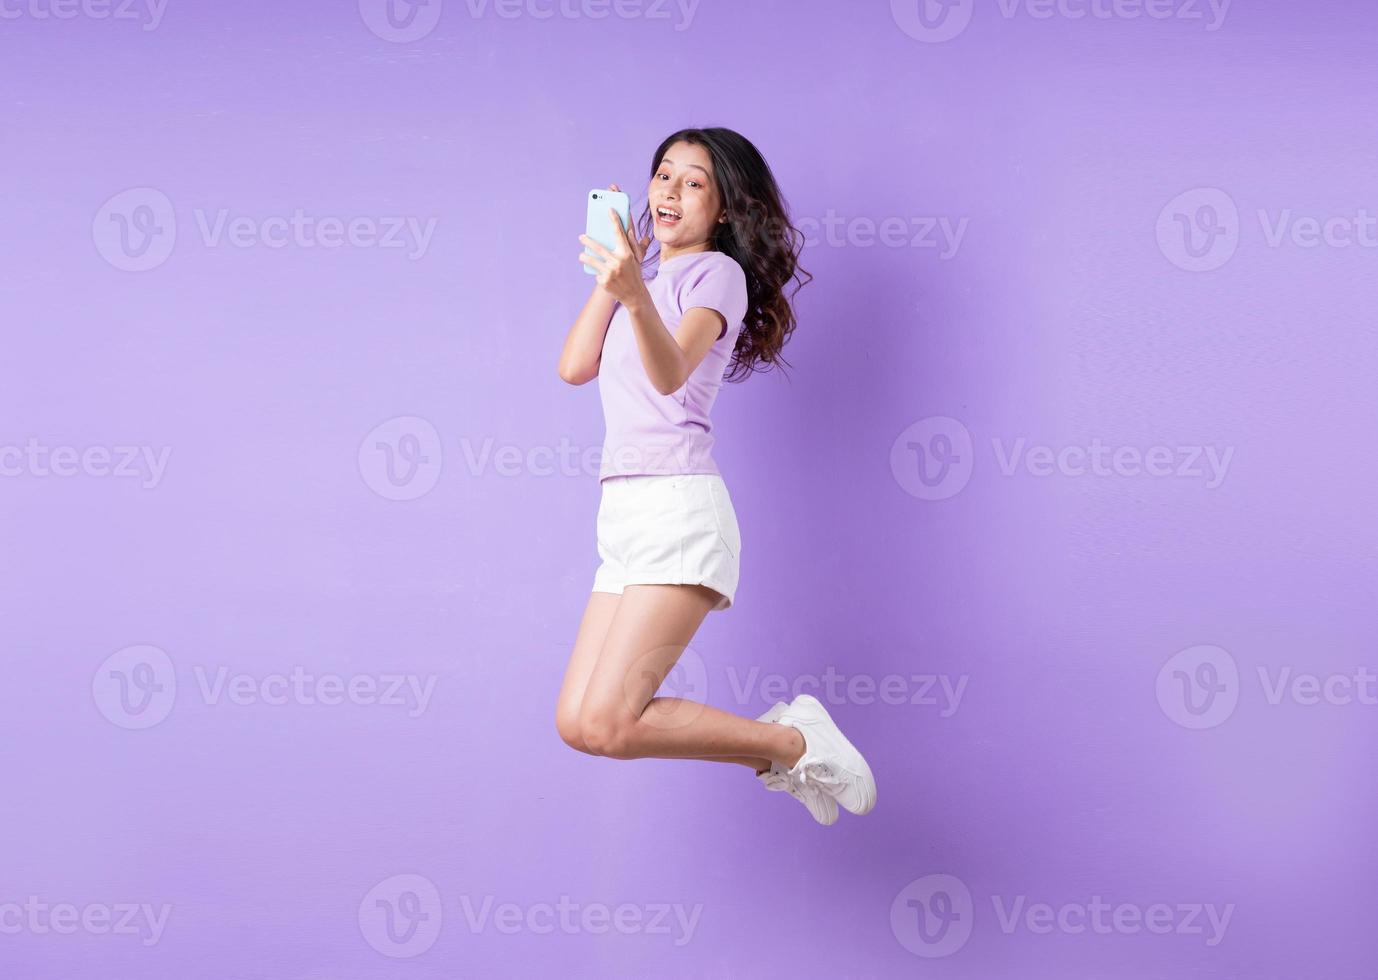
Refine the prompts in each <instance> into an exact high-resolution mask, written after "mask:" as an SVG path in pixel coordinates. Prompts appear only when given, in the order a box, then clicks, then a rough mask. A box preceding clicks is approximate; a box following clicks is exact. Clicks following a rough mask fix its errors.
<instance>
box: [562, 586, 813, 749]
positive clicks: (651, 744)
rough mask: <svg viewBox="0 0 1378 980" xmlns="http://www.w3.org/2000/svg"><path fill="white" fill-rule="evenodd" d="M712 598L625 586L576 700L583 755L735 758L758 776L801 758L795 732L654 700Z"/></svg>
mask: <svg viewBox="0 0 1378 980" xmlns="http://www.w3.org/2000/svg"><path fill="white" fill-rule="evenodd" d="M717 599H718V594H717V593H716V592H714V591H713V590H711V589H708V588H705V587H703V586H699V585H629V586H627V587H626V589H625V590H624V592H623V594H622V597H621V599H620V600H619V601H618V603H617V608H616V610H615V611H614V612H613V614H612V620H611V622H610V623H608V624H607V627H606V635H605V636H604V640H603V644H602V649H601V651H600V652H599V654H598V657H597V660H596V662H595V663H594V665H593V669H592V671H591V672H590V673H589V675H588V678H587V680H586V682H585V685H584V691H583V696H582V698H581V699H580V705H579V723H578V730H579V733H580V735H581V736H582V740H583V746H584V750H585V751H588V752H592V753H594V754H596V755H603V756H610V757H612V758H617V759H641V758H660V759H712V760H715V761H728V760H735V761H739V762H744V763H746V764H750V765H751V766H752V767H753V768H754V769H756V770H757V771H760V770H762V769H764V768H766V767H767V766H768V765H769V763H770V762H779V763H781V764H782V765H785V766H792V765H793V764H794V763H795V762H796V761H797V760H798V759H799V757H800V756H801V755H802V754H803V752H804V738H803V736H802V735H800V734H799V732H798V731H796V730H795V729H794V728H791V727H789V726H787V725H774V724H768V723H766V722H760V721H756V720H755V719H752V718H743V717H741V716H739V715H734V714H731V713H730V712H726V711H720V710H718V709H717V708H713V707H710V706H708V705H706V704H700V703H698V702H697V701H689V700H686V699H682V698H657V697H655V693H656V691H657V690H658V689H659V688H660V685H661V684H662V683H663V682H664V680H665V678H666V676H667V675H668V674H669V672H670V670H671V668H673V667H674V665H675V663H676V661H678V660H679V658H680V656H681V654H683V652H684V648H685V647H686V646H688V644H689V641H690V640H692V639H693V637H694V633H695V632H696V631H697V630H698V628H699V625H700V624H701V623H702V622H703V619H704V617H705V616H706V615H707V614H708V612H709V610H711V609H712V607H713V605H714V603H715V602H717Z"/></svg>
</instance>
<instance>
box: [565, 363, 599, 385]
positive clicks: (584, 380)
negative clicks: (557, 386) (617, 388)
mask: <svg viewBox="0 0 1378 980" xmlns="http://www.w3.org/2000/svg"><path fill="white" fill-rule="evenodd" d="M596 377H598V369H597V368H594V369H593V370H592V371H589V370H587V369H581V368H577V367H572V366H570V365H568V364H561V365H560V380H561V381H563V382H564V383H565V384H569V385H584V384H588V383H589V382H590V381H592V380H593V379H594V378H596Z"/></svg>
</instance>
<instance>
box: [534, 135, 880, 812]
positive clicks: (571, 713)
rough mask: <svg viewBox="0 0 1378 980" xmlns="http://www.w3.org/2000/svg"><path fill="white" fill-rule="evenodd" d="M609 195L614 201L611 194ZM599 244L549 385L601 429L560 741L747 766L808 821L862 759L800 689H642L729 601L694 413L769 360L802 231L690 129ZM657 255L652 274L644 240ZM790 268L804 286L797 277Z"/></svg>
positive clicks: (776, 352) (725, 501)
mask: <svg viewBox="0 0 1378 980" xmlns="http://www.w3.org/2000/svg"><path fill="white" fill-rule="evenodd" d="M611 189H612V190H617V189H618V188H617V185H616V184H613V185H612V187H611ZM613 225H614V226H615V227H616V228H617V229H618V231H619V234H620V241H619V242H618V243H617V246H616V248H615V249H612V250H609V249H606V248H604V247H602V246H601V245H599V244H598V243H596V242H594V241H593V240H592V239H590V238H589V237H587V236H586V235H580V236H579V240H580V242H582V243H583V245H584V246H586V247H587V248H588V249H591V250H592V253H593V254H589V253H588V252H584V253H581V254H580V257H579V258H580V261H581V262H582V263H584V264H585V265H587V266H588V267H589V268H591V269H592V270H593V271H594V272H596V273H597V276H598V281H597V284H596V285H595V286H594V289H593V294H592V295H591V296H590V297H589V299H588V302H587V303H585V304H584V309H583V311H582V312H581V313H580V314H579V317H578V319H577V320H575V322H574V325H573V326H572V327H571V328H570V331H569V336H568V337H567V338H566V339H565V346H564V351H563V352H562V353H561V355H560V377H561V378H563V379H564V380H565V381H567V382H569V383H570V384H576V385H581V384H585V383H587V382H589V381H592V380H593V379H594V378H597V379H598V387H599V391H600V394H601V396H602V402H603V414H604V419H605V422H606V425H607V434H606V438H605V441H604V449H603V460H602V466H601V468H600V472H599V482H600V486H601V493H602V499H601V502H600V504H599V508H598V553H599V555H600V557H601V558H602V564H601V565H600V566H599V567H598V570H597V572H596V573H595V575H594V581H593V592H592V594H591V595H590V597H589V602H588V606H587V608H586V609H585V611H584V617H583V621H582V622H581V623H580V626H579V633H578V636H577V638H576V639H575V643H574V652H573V655H572V656H571V657H570V661H569V667H568V669H567V670H566V672H565V678H564V684H563V686H562V688H561V691H560V698H559V703H558V705H557V707H556V712H555V724H556V727H557V729H558V730H559V732H560V737H561V738H563V739H564V741H565V742H566V743H568V744H569V745H570V746H572V747H573V748H576V749H579V750H580V751H582V752H587V753H589V754H591V755H601V756H607V757H610V758H614V759H640V758H661V759H703V760H709V761H714V762H729V763H737V764H740V765H744V766H750V767H751V769H752V770H753V771H754V772H755V773H756V775H757V777H758V779H760V781H761V782H762V783H763V784H764V785H765V786H766V788H767V789H771V790H779V791H784V792H788V793H789V794H790V795H791V796H793V797H794V798H795V799H797V800H799V801H800V802H802V803H803V804H804V805H805V806H806V807H808V810H809V812H810V813H811V814H812V815H813V817H814V819H815V820H817V821H818V822H819V823H822V824H831V823H833V822H835V821H836V820H837V810H838V805H839V804H840V805H841V806H842V807H844V808H845V809H847V810H849V811H851V812H852V813H857V814H862V813H867V812H869V811H870V809H871V808H872V807H873V806H874V805H875V801H876V784H875V779H874V778H873V777H872V774H871V770H870V767H869V766H868V765H867V764H866V760H865V759H864V758H862V756H861V753H860V752H858V751H857V750H856V748H855V747H854V746H853V745H852V744H851V742H849V741H848V740H847V739H846V737H844V736H843V734H842V732H841V731H840V730H839V729H838V727H837V725H836V724H835V723H834V722H833V720H832V718H831V717H829V715H828V712H827V711H826V710H824V708H823V705H822V704H820V703H819V702H818V700H817V699H816V698H813V697H810V696H809V695H800V696H799V697H797V698H795V699H794V700H793V701H792V702H791V703H789V704H784V703H783V702H781V703H777V704H776V705H775V706H774V707H772V708H771V709H770V710H769V711H767V712H766V713H765V714H764V715H762V716H761V717H760V718H758V719H755V720H752V719H750V718H743V717H739V716H737V715H734V714H730V713H728V712H726V711H720V710H718V709H717V708H712V707H709V706H708V705H705V704H700V703H698V702H696V701H691V700H687V699H680V698H664V697H661V698H658V697H655V694H656V691H657V690H659V688H660V686H661V684H662V683H663V682H664V680H665V678H666V676H667V675H668V674H669V672H670V670H671V669H672V668H673V667H674V665H675V663H676V661H677V660H678V659H679V657H680V656H681V654H682V653H683V652H684V649H685V647H686V646H687V645H688V643H689V641H690V640H691V639H693V636H694V633H695V631H696V630H697V629H698V627H699V624H700V623H702V622H703V619H704V617H705V616H707V614H708V613H709V612H710V611H711V610H715V609H717V610H725V609H728V608H730V607H731V606H732V601H733V597H734V595H735V593H736V590H737V577H738V568H739V556H740V553H741V536H740V531H739V528H738V525H737V517H736V514H735V512H734V511H733V508H732V499H731V497H730V496H729V495H728V492H727V485H726V484H725V483H724V481H723V478H722V476H721V474H720V473H719V471H718V468H717V466H716V464H715V463H714V462H713V459H712V455H711V450H712V446H713V440H714V437H713V435H712V434H711V433H712V426H711V423H710V421H709V412H710V410H711V409H712V407H713V402H714V400H715V399H716V397H717V394H718V389H719V388H720V387H721V386H722V382H723V380H724V369H725V368H727V367H728V366H729V365H730V366H731V368H732V370H731V372H730V373H729V374H728V375H727V380H734V379H735V378H736V377H738V376H741V377H746V376H749V375H750V374H751V373H752V371H754V370H761V368H759V367H758V365H763V364H764V365H772V364H778V363H780V362H781V361H783V358H782V357H781V356H780V352H781V349H782V348H783V347H784V344H785V341H786V340H788V338H789V336H790V334H791V332H792V331H793V330H794V325H795V316H794V311H793V309H792V308H791V306H790V302H789V299H788V298H787V297H786V296H785V287H786V285H787V284H789V283H790V282H791V281H794V280H798V281H797V283H796V285H795V286H794V289H793V291H792V293H791V295H793V293H794V292H797V291H798V289H799V287H800V286H802V285H803V284H804V283H805V282H807V281H808V279H810V278H812V277H811V276H808V273H806V272H804V271H803V270H802V269H799V267H798V257H799V252H800V249H801V248H802V236H800V234H799V232H798V231H797V229H795V228H794V227H793V226H792V225H791V224H790V222H789V219H788V215H787V213H786V211H785V206H784V202H783V201H782V199H781V195H780V191H779V188H778V187H777V186H776V183H775V177H774V175H773V174H772V173H771V171H770V167H769V166H768V165H767V164H766V162H765V160H764V158H762V156H761V154H760V152H759V151H758V150H757V149H756V147H755V146H753V145H752V144H751V143H750V142H749V141H748V140H747V139H745V138H744V137H742V136H741V135H739V134H737V133H735V132H733V131H732V130H730V129H721V128H713V129H686V130H682V131H680V132H678V133H675V134H674V135H672V136H670V137H669V138H668V139H666V140H665V141H664V142H663V143H662V144H661V145H660V147H659V148H658V149H657V150H656V152H655V155H654V157H653V158H652V160H651V181H650V186H649V187H648V188H647V206H646V210H645V212H643V214H642V216H641V221H640V227H639V229H638V231H637V232H636V233H635V234H631V235H629V234H628V233H627V231H626V230H624V229H623V228H622V225H621V223H620V222H619V221H618V220H617V219H616V218H615V217H614V219H613ZM653 236H654V238H655V240H656V242H657V243H658V245H659V254H658V256H657V257H658V259H659V262H658V267H657V269H656V273H655V275H654V277H653V278H651V279H649V280H647V279H645V278H644V277H643V271H642V267H643V264H644V263H645V262H646V249H647V246H648V245H649V244H650V241H651V238H652V237H653ZM805 277H806V278H805Z"/></svg>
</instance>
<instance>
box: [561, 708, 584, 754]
mask: <svg viewBox="0 0 1378 980" xmlns="http://www.w3.org/2000/svg"><path fill="white" fill-rule="evenodd" d="M555 730H556V731H557V732H559V733H560V740H561V741H562V742H564V743H565V744H566V745H568V746H569V747H570V748H571V749H578V750H579V751H580V752H588V751H589V749H588V746H587V745H585V744H584V730H583V726H582V725H580V724H579V711H578V709H577V708H576V709H573V710H571V709H569V708H566V707H565V706H564V705H560V706H559V707H558V708H556V709H555ZM590 754H592V753H590Z"/></svg>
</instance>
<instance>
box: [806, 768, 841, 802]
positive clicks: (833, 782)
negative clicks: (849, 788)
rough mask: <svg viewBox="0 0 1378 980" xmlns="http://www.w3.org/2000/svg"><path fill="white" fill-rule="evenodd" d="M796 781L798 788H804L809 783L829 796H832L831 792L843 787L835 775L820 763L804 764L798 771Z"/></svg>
mask: <svg viewBox="0 0 1378 980" xmlns="http://www.w3.org/2000/svg"><path fill="white" fill-rule="evenodd" d="M798 779H799V785H800V786H806V785H808V784H809V783H813V784H814V785H816V786H817V787H818V788H819V789H821V790H823V792H825V793H828V794H829V795H832V792H831V791H833V790H839V789H841V788H842V785H843V783H842V780H841V779H839V778H838V775H837V773H835V772H833V771H832V769H831V768H830V767H829V766H827V765H826V764H824V763H822V762H806V763H804V765H803V767H802V768H801V769H800V770H799V776H798Z"/></svg>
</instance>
